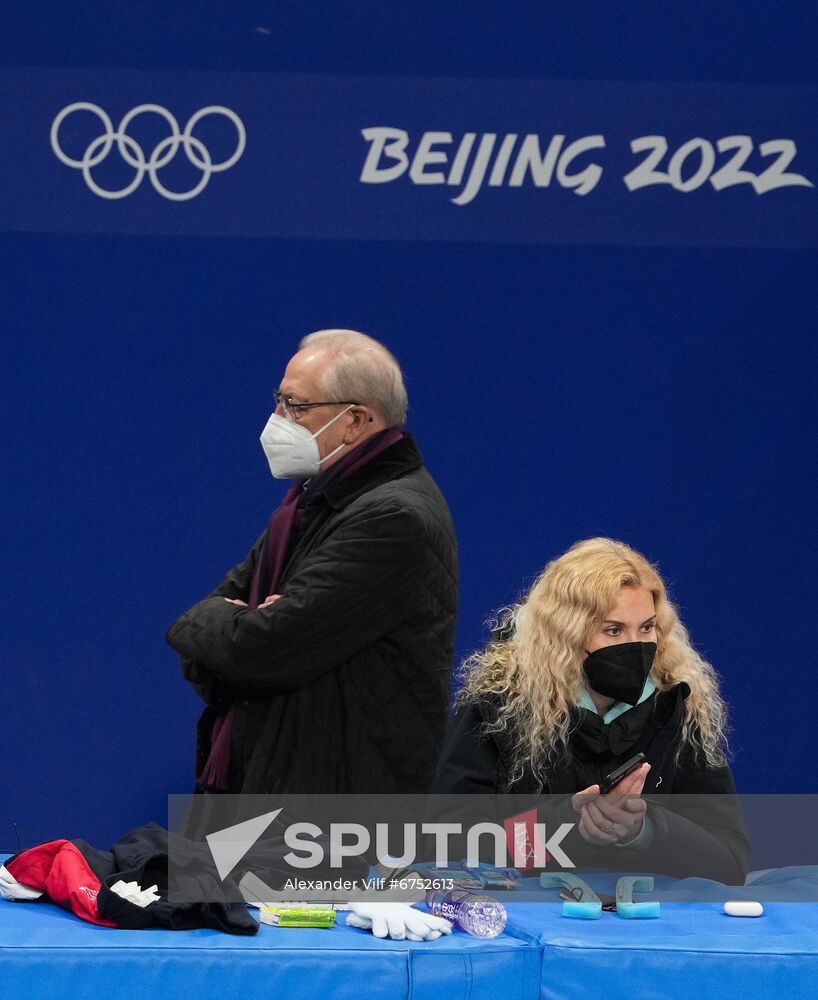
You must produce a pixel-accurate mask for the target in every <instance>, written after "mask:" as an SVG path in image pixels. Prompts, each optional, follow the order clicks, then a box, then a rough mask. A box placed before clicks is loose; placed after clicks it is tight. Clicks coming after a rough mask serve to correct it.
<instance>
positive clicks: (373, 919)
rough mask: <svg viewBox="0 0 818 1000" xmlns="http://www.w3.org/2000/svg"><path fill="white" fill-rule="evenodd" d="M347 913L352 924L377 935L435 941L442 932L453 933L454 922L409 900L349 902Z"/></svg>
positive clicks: (400, 939) (394, 938)
mask: <svg viewBox="0 0 818 1000" xmlns="http://www.w3.org/2000/svg"><path fill="white" fill-rule="evenodd" d="M349 908H350V910H351V911H352V912H351V913H350V914H349V916H348V917H347V924H349V926H350V927H360V928H361V930H365V931H372V933H373V934H374V935H375V937H378V938H384V937H387V936H388V937H390V938H392V939H393V940H395V941H403V940H404V939H406V940H409V941H436V940H437V938H439V937H440V936H441V934H451V933H452V925H451V924H450V923H449V921H448V920H444V919H443V917H433V916H432V914H431V913H423V912H421V911H420V910H416V909H415V908H414V907H412V906H409V905H408V904H406V903H350V904H349Z"/></svg>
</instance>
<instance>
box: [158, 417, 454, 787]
mask: <svg viewBox="0 0 818 1000" xmlns="http://www.w3.org/2000/svg"><path fill="white" fill-rule="evenodd" d="M265 539H266V532H265V534H264V535H262V537H261V538H260V539H259V541H258V542H257V543H256V545H255V546H254V547H253V549H252V551H251V552H250V553H249V555H248V556H247V558H246V559H245V560H244V562H242V563H241V564H240V565H238V566H236V567H235V568H234V569H233V570H231V571H230V573H228V574H227V576H226V577H225V579H224V580H223V581H222V583H221V584H220V585H219V586H218V587H217V588H216V590H214V591H213V593H212V594H211V595H210V596H209V597H208V598H206V599H205V600H204V601H201V602H200V603H199V604H196V605H194V606H193V607H192V608H191V609H190V610H189V611H187V612H186V613H185V614H184V615H182V617H181V618H179V620H178V621H176V622H175V623H174V624H173V625H172V626H171V627H170V629H169V631H168V635H167V639H168V642H169V643H170V644H171V646H173V648H174V649H176V650H178V651H179V653H181V654H182V670H183V673H184V675H185V677H186V678H187V679H188V680H189V681H190V682H191V683H192V684H193V685H194V687H196V689H197V690H198V691H199V693H200V695H201V696H202V697H203V698H204V699H205V701H206V702H207V703H208V706H209V707H208V708H207V709H206V711H205V712H204V714H203V716H202V717H201V719H200V722H199V729H198V741H197V758H198V759H197V774H198V773H200V771H201V768H202V765H203V763H204V761H205V760H206V759H207V755H208V753H209V751H210V735H211V731H212V728H213V722H214V719H215V718H216V715H217V712H218V709H220V708H222V707H224V706H225V705H227V704H230V703H231V702H234V703H235V704H236V705H237V714H236V716H235V721H234V726H233V754H232V768H231V769H232V775H231V781H230V789H229V790H230V791H233V792H255V793H269V792H294V793H299V792H316V793H319V792H324V793H330V792H378V793H384V792H423V791H426V790H427V789H428V786H429V782H430V780H431V775H432V772H433V770H434V765H435V761H436V759H437V755H438V751H439V748H440V741H441V738H442V735H443V729H444V725H445V719H446V706H447V703H448V697H449V684H450V672H451V662H452V655H453V642H454V627H455V615H456V610H457V555H456V546H455V538H454V531H453V527H452V522H451V517H450V515H449V511H448V508H447V506H446V503H445V501H444V499H443V497H442V496H441V494H440V491H439V490H438V488H437V486H436V485H435V483H434V480H433V479H432V478H431V476H430V475H429V474H428V473H427V472H426V470H425V469H424V468H423V463H422V459H421V456H420V453H419V452H418V450H417V448H416V447H415V445H414V442H413V441H412V438H411V437H410V436H409V435H404V437H403V438H402V440H400V441H398V442H397V443H396V444H394V445H392V446H391V447H390V448H387V449H386V451H384V452H382V453H381V454H380V455H378V456H377V457H376V458H375V459H373V460H372V461H371V462H370V463H369V464H368V465H366V466H365V467H364V468H362V469H360V470H359V471H358V472H356V473H353V474H352V475H351V476H349V477H348V478H346V479H344V480H342V481H340V482H331V483H329V484H328V485H327V486H326V488H325V489H324V490H323V491H321V492H318V493H317V494H314V495H312V496H311V497H310V499H309V501H308V502H307V504H306V507H305V510H304V514H303V517H302V520H301V523H300V525H299V528H298V531H297V534H296V536H295V538H294V539H293V542H292V545H291V549H290V554H289V557H288V561H287V565H286V567H285V570H284V574H283V576H282V579H281V581H280V583H279V586H278V590H279V592H280V593H281V594H282V597H281V599H280V600H278V601H276V602H275V603H273V604H272V605H270V606H269V607H267V608H264V609H259V610H253V611H250V610H248V609H247V608H243V607H239V606H237V605H235V604H230V603H228V602H227V601H225V600H224V597H238V598H241V599H243V600H247V596H248V593H249V589H250V581H251V579H252V577H253V572H254V570H255V566H256V561H257V559H258V558H259V553H260V552H261V551H262V549H263V546H264V543H265Z"/></svg>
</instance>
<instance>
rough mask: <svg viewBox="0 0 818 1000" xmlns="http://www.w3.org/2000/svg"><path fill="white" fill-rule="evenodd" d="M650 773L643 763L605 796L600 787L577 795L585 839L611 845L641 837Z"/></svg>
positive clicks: (575, 798)
mask: <svg viewBox="0 0 818 1000" xmlns="http://www.w3.org/2000/svg"><path fill="white" fill-rule="evenodd" d="M649 770H650V764H642V765H641V766H640V767H638V768H637V769H636V770H635V771H632V772H631V773H630V774H629V775H627V776H626V777H625V778H623V779H622V781H620V782H619V784H618V785H616V786H615V787H614V788H613V789H612V790H611V791H610V792H608V793H607V794H606V795H602V794H601V792H600V790H599V785H591V786H590V787H588V788H584V789H583V790H582V791H581V792H577V793H576V795H574V796H573V798H572V799H571V805H572V806H573V807H574V811H575V812H577V813H579V832H580V836H581V837H582V838H583V840H587V841H588V843H589V844H598V845H600V846H607V845H609V844H615V843H617V841H620V840H622V841H628V840H633V838H634V837H636V836H637V835H638V834H639V831H640V830H641V829H642V822H643V820H644V818H645V813H646V811H647V808H648V806H647V803H646V802H645V800H644V799H643V798H640V796H641V794H642V789H643V788H644V787H645V779H646V778H647V776H648V771H649Z"/></svg>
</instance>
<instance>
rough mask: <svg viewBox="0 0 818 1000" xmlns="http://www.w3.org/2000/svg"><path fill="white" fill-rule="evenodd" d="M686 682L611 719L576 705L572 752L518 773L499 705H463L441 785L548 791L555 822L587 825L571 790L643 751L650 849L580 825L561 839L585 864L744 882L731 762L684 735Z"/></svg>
mask: <svg viewBox="0 0 818 1000" xmlns="http://www.w3.org/2000/svg"><path fill="white" fill-rule="evenodd" d="M689 693H690V689H689V687H688V686H687V684H678V685H676V686H675V687H673V688H671V689H670V690H668V691H663V692H660V691H656V692H654V693H653V694H652V695H651V696H650V697H649V698H648V699H646V700H645V701H644V702H642V703H641V704H639V705H636V706H635V707H634V708H632V709H629V710H628V711H627V712H624V713H623V714H622V715H620V716H619V717H618V718H617V719H614V721H613V722H611V723H610V724H608V725H606V724H605V723H603V722H602V720H601V719H600V717H599V716H598V715H596V714H595V713H593V712H590V711H588V710H587V709H585V708H578V709H576V710H575V718H574V722H573V728H572V731H571V735H570V737H569V752H568V753H566V754H564V755H563V756H562V757H561V759H560V760H559V761H558V762H557V763H556V764H555V765H553V766H552V767H549V768H547V769H545V770H544V771H543V772H542V773H540V774H537V775H535V774H534V773H533V772H532V771H531V770H528V771H527V772H526V773H524V774H523V775H522V777H520V778H518V779H517V780H516V781H513V780H512V774H511V772H512V761H513V753H512V740H511V738H510V736H509V735H508V734H507V733H506V734H488V733H486V731H485V730H486V726H487V724H490V723H491V722H493V721H494V720H495V719H496V717H497V707H498V706H497V703H496V701H493V700H492V699H486V700H484V701H483V702H480V703H471V704H466V705H464V706H462V707H461V708H459V709H458V711H457V712H456V713H455V715H454V717H453V718H452V720H451V722H450V725H449V728H448V730H447V733H446V738H445V741H444V745H443V749H442V751H441V755H440V760H439V763H438V768H437V773H436V775H435V780H434V785H433V791H434V792H435V793H440V794H444V793H445V794H474V793H483V794H486V793H491V794H494V795H496V794H498V793H499V794H503V793H514V794H523V795H534V794H537V793H540V792H541V793H543V794H545V795H546V796H547V798H546V799H542V800H540V809H541V812H543V813H544V814H546V815H547V820H546V829H547V830H548V831H549V832H551V831H553V830H554V829H556V827H557V826H558V825H559V824H560V823H573V824H576V823H577V822H578V819H579V817H578V815H577V813H576V812H574V810H573V808H572V806H571V802H570V797H571V795H573V794H574V793H575V792H578V791H580V790H581V789H583V788H587V787H589V786H590V785H592V784H596V783H598V782H599V781H600V780H601V779H602V778H603V777H604V776H605V775H606V774H608V773H610V772H611V771H612V770H613V769H614V768H616V767H617V766H618V765H619V764H622V763H624V762H625V761H626V760H628V759H629V758H630V757H633V756H634V755H635V754H637V753H644V754H645V756H646V757H647V762H648V763H649V764H650V765H651V769H650V771H649V773H648V777H647V780H646V782H645V788H644V794H645V796H646V797H647V799H648V813H647V815H648V818H649V819H648V822H649V825H650V829H651V834H652V837H651V839H650V842H649V844H648V846H647V847H643V848H636V847H633V848H628V847H620V846H618V847H615V848H602V847H597V846H595V845H591V844H588V843H587V842H586V841H585V840H583V839H582V837H581V836H580V834H579V832H578V830H577V829H576V828H575V829H574V830H572V831H571V833H569V834H568V836H567V837H566V838H565V840H564V841H562V845H563V846H564V849H565V852H566V854H567V855H568V857H570V858H571V860H572V861H573V862H574V864H575V865H577V867H616V868H617V869H619V870H634V871H653V872H656V873H664V874H668V875H675V876H676V877H679V878H684V877H687V876H699V877H702V878H712V879H715V880H717V881H720V882H726V883H728V884H731V885H736V884H743V882H744V877H745V875H746V872H747V862H748V858H749V852H750V844H749V841H748V839H747V834H746V832H745V829H744V822H743V819H742V815H741V810H740V807H739V804H738V799H737V797H736V794H735V792H736V788H735V783H734V781H733V776H732V774H731V772H730V768H729V766H728V765H727V764H726V763H725V764H723V765H722V766H721V767H716V768H711V767H708V766H707V765H706V764H705V763H704V762H703V761H701V760H700V759H699V758H698V757H697V755H696V754H695V753H694V752H693V750H692V748H691V747H690V746H689V745H683V743H682V740H681V731H682V724H683V722H684V711H685V706H684V703H685V699H686V698H687V696H688V694H689Z"/></svg>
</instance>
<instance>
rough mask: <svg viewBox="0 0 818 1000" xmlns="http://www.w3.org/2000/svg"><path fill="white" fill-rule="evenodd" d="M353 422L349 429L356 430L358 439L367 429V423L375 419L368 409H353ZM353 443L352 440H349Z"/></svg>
mask: <svg viewBox="0 0 818 1000" xmlns="http://www.w3.org/2000/svg"><path fill="white" fill-rule="evenodd" d="M352 418H353V422H352V423H351V424H350V426H349V429H350V430H352V431H354V432H355V439H357V438H358V437H359V436H360V435H361V434H362V433H363V432H364V431H365V430H366V426H367V424H370V423H372V421H373V420H374V419H375V418H374V417H373V416H372V415H371V414H370V413H369V411H368V410H364V409H360V410H353V411H352ZM349 443H350V444H352V442H351V441H350V442H349Z"/></svg>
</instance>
